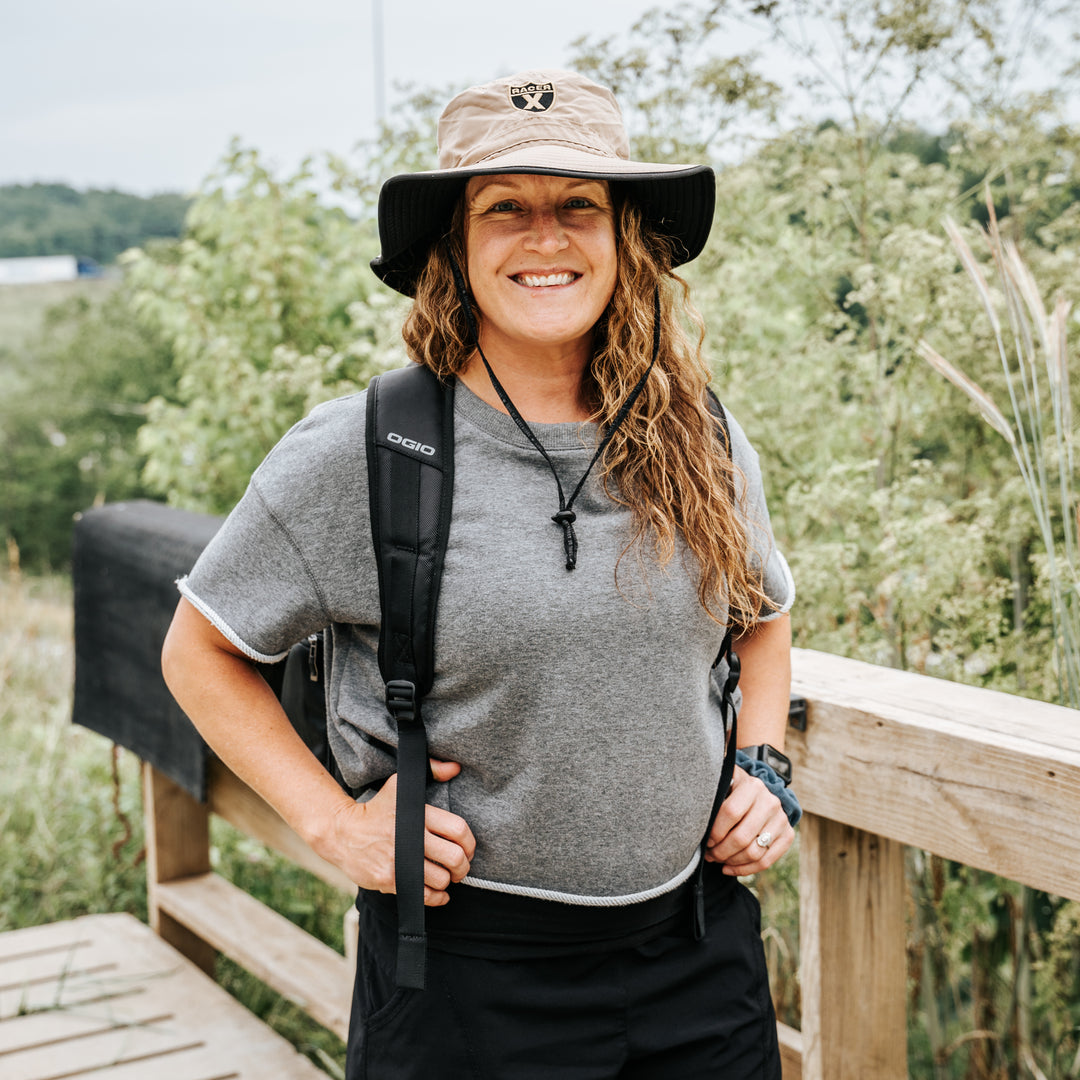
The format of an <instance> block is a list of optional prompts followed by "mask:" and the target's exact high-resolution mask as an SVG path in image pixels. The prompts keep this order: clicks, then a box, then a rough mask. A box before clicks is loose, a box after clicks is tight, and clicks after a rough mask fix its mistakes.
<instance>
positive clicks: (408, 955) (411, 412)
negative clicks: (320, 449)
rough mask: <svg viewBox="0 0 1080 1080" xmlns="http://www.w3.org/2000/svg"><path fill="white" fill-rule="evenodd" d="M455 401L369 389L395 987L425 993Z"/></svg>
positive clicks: (380, 385) (413, 369)
mask: <svg viewBox="0 0 1080 1080" xmlns="http://www.w3.org/2000/svg"><path fill="white" fill-rule="evenodd" d="M453 418H454V394H453V388H452V387H443V386H442V384H441V383H439V381H438V380H437V379H436V378H435V376H434V375H433V374H432V373H431V371H430V370H428V369H427V368H425V367H420V366H419V365H411V366H410V367H407V368H402V369H400V370H397V371H389V372H387V373H386V374H384V375H380V376H377V377H376V378H374V379H372V380H371V383H370V385H369V387H368V399H367V432H366V439H367V464H368V484H369V495H370V501H371V533H372V539H373V541H374V545H375V558H376V562H377V564H378V570H379V600H380V603H381V607H382V625H381V628H380V631H379V670H380V672H381V673H382V677H383V681H384V682H385V683H386V706H387V708H388V709H389V711H390V714H391V715H392V716H393V718H394V721H395V723H396V726H397V737H398V748H397V769H398V777H397V822H396V832H395V837H394V862H395V888H396V892H397V909H398V964H397V983H398V985H399V986H403V987H413V988H416V989H423V987H424V969H425V959H426V935H425V931H424V806H425V802H426V788H427V780H428V777H429V775H430V771H429V769H428V753H427V736H426V734H425V732H424V721H423V717H422V715H421V702H422V700H423V698H424V697H425V695H426V694H427V693H428V692H429V691H430V690H431V684H432V681H433V678H434V666H435V659H434V652H435V649H434V638H435V609H436V606H437V603H438V596H439V584H440V582H441V580H442V568H443V559H444V556H445V554H446V542H447V538H448V536H449V532H450V512H451V503H452V499H453V490H454V477H453V469H454V454H453V445H454V429H453Z"/></svg>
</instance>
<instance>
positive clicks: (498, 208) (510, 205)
mask: <svg viewBox="0 0 1080 1080" xmlns="http://www.w3.org/2000/svg"><path fill="white" fill-rule="evenodd" d="M516 209H517V203H516V202H514V201H513V200H512V199H503V200H502V202H497V203H493V204H492V205H491V206H489V207H488V212H489V213H495V214H506V213H509V212H510V211H512V210H516Z"/></svg>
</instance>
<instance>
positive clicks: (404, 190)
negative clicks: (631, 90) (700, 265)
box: [371, 71, 716, 296]
mask: <svg viewBox="0 0 1080 1080" xmlns="http://www.w3.org/2000/svg"><path fill="white" fill-rule="evenodd" d="M438 139H439V168H438V169H436V170H432V171H430V172H415V173H404V174H402V175H400V176H393V177H391V178H390V179H389V180H387V181H386V182H385V183H384V184H383V186H382V190H381V192H380V193H379V240H380V244H381V247H382V253H381V254H380V255H379V257H378V258H377V259H373V260H372V263H371V268H372V270H374V271H375V273H376V274H377V275H378V276H379V277H380V278H381V279H382V280H383V281H384V282H386V284H387V285H389V286H390V287H391V288H393V289H396V290H397V291H398V292H400V293H404V294H405V295H406V296H412V295H413V294H414V292H415V290H416V277H417V274H418V273H419V272H420V270H421V268H422V267H423V265H424V262H425V260H426V258H427V253H428V250H429V248H430V247H431V244H432V243H433V242H434V241H435V240H437V239H438V238H439V237H440V236H441V235H442V234H443V233H444V232H445V231H446V228H447V226H448V225H449V222H450V216H451V214H452V212H453V209H454V204H455V203H456V201H457V199H458V196H459V195H460V194H461V192H462V190H463V188H464V187H465V184H466V182H467V181H468V180H469V178H470V177H472V176H486V175H491V174H493V173H540V174H546V175H554V176H581V177H586V178H588V179H590V180H608V181H611V182H613V183H615V182H617V183H618V184H619V185H620V186H622V187H624V188H625V189H627V190H629V191H630V192H631V193H632V195H633V197H634V199H635V200H636V201H637V203H638V204H639V205H640V206H641V208H642V212H643V213H644V214H645V216H646V217H647V218H648V219H649V221H650V222H651V223H652V224H653V226H654V227H655V228H657V229H659V230H660V231H661V232H662V233H664V234H666V235H667V236H669V237H670V238H671V239H672V240H674V241H675V258H674V260H673V264H674V265H675V266H679V265H681V264H683V263H687V262H689V261H690V260H691V259H694V258H696V257H697V256H698V255H699V254H700V252H701V249H702V248H703V247H704V246H705V241H706V239H708V235H709V229H710V227H711V226H712V217H713V206H714V203H715V198H716V180H715V177H714V175H713V171H712V169H711V168H709V166H707V165H667V164H655V163H651V162H643V161H631V160H630V144H629V140H628V139H627V137H626V127H625V125H624V124H623V118H622V113H621V112H620V110H619V105H618V103H617V102H616V100H615V97H614V95H613V94H612V93H611V91H610V90H608V89H606V88H605V87H603V86H599V85H598V84H597V83H594V82H592V81H591V80H590V79H586V78H585V77H584V76H583V75H578V74H576V73H575V72H572V71H526V72H520V73H518V74H517V75H509V76H507V77H506V78H502V79H496V80H495V81H494V82H490V83H486V84H485V85H483V86H474V87H471V88H470V89H468V90H465V91H463V92H462V93H460V94H458V96H457V97H455V98H454V99H453V100H452V101H451V102H450V104H449V105H447V106H446V108H445V109H444V110H443V114H442V116H441V117H440V118H439V134H438Z"/></svg>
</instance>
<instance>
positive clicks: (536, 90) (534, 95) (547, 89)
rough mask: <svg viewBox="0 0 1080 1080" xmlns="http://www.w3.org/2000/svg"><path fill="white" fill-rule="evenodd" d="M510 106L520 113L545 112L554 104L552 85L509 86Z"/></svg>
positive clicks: (553, 86) (553, 88) (553, 85)
mask: <svg viewBox="0 0 1080 1080" xmlns="http://www.w3.org/2000/svg"><path fill="white" fill-rule="evenodd" d="M507 89H508V90H509V92H510V104H511V105H513V106H514V108H515V109H520V110H521V111H522V112H547V111H548V109H550V108H551V106H552V105H553V104H554V103H555V84H554V83H528V84H527V85H526V86H509V87H507Z"/></svg>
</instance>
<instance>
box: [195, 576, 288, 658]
mask: <svg viewBox="0 0 1080 1080" xmlns="http://www.w3.org/2000/svg"><path fill="white" fill-rule="evenodd" d="M176 587H177V588H178V589H179V590H180V595H181V596H182V597H183V598H184V599H185V600H187V601H188V603H189V604H191V605H192V606H193V607H195V608H196V609H197V610H198V611H199V613H200V614H201V615H202V616H203V617H204V618H206V619H208V620H209V621H210V622H211V623H213V625H214V626H215V627H216V628H217V629H218V630H220V631H221V633H222V635H224V636H225V637H226V638H228V639H229V641H231V642H232V643H233V645H235V646H236V647H237V648H238V649H239V650H240V651H241V652H242V653H243V654H244V655H245V656H246V657H248V658H249V659H251V660H255V661H256V662H257V663H260V664H276V663H277V662H278V661H279V660H284V659H285V657H286V656H288V655H289V650H288V649H286V650H285V651H284V652H281V653H277V654H276V655H273V656H272V655H270V654H269V653H261V652H259V651H258V650H257V649H253V648H252V647H251V646H250V645H249V644H248V643H247V642H246V641H244V639H243V638H241V637H240V635H239V634H238V633H237V632H236V631H235V630H234V629H233V628H232V627H231V626H230V625H229V624H228V623H227V622H226V621H225V620H224V619H223V618H222V617H221V616H220V615H219V614H218V613H217V612H216V611H215V610H214V609H213V608H212V607H210V605H209V604H207V603H206V602H205V601H203V600H201V599H200V598H199V597H198V596H196V595H195V593H193V592H192V591H191V588H190V587H189V585H188V583H187V578H186V577H182V578H177V580H176Z"/></svg>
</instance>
